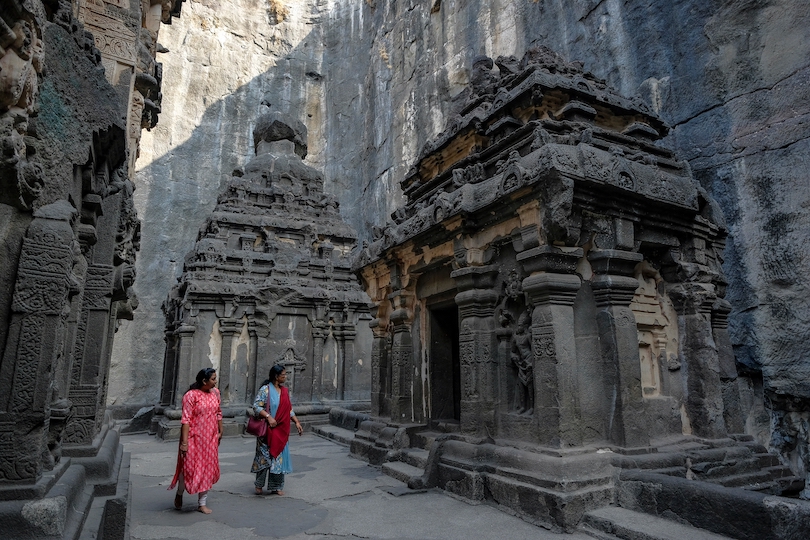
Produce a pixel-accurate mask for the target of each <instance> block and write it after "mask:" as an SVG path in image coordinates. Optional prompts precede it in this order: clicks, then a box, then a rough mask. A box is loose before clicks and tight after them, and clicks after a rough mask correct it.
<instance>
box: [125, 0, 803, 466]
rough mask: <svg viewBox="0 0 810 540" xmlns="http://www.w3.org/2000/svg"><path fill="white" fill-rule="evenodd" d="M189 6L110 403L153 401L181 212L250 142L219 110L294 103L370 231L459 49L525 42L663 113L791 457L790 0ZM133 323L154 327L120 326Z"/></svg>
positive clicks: (793, 65)
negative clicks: (714, 235) (721, 223)
mask: <svg viewBox="0 0 810 540" xmlns="http://www.w3.org/2000/svg"><path fill="white" fill-rule="evenodd" d="M230 9H233V10H234V11H230ZM184 12H185V13H186V15H188V14H191V16H184V18H183V19H181V21H180V23H179V24H177V23H176V24H175V25H174V26H173V27H172V28H170V29H168V30H169V31H168V32H164V36H165V37H162V38H161V39H162V40H163V42H164V45H167V44H168V48H169V49H170V50H173V52H172V53H170V54H167V55H164V57H163V58H162V60H163V62H164V64H165V65H166V73H167V78H168V79H170V80H171V81H175V82H176V83H177V86H173V87H171V88H170V87H169V85H164V90H163V91H164V95H167V96H168V95H172V96H173V95H174V94H173V93H176V95H179V96H183V97H185V98H186V99H185V100H181V99H179V98H177V97H172V99H171V100H168V101H169V102H170V103H169V104H168V105H167V106H165V107H164V109H163V110H164V112H163V119H162V121H161V124H159V125H158V127H157V128H155V130H153V132H152V133H151V134H150V135H148V136H147V138H146V139H145V145H144V150H142V159H141V161H140V163H139V169H140V173H139V174H140V177H139V185H138V191H137V192H136V201H137V202H138V204H139V209H140V212H141V214H142V216H143V217H144V222H145V228H150V229H149V234H144V237H145V240H144V244H143V251H142V254H141V257H140V268H139V275H140V276H141V280H140V283H141V284H142V287H143V288H142V289H140V290H139V291H138V293H139V296H140V297H141V300H142V308H141V310H140V311H139V313H137V314H136V319H135V321H133V323H131V324H128V325H127V326H125V327H123V328H122V329H121V330H120V331H119V337H123V338H124V339H123V340H117V341H116V342H117V343H118V344H119V345H120V346H117V348H116V356H115V362H116V366H119V367H120V368H121V369H120V371H119V373H120V375H118V376H117V378H116V379H114V380H113V385H112V386H113V388H115V394H114V395H113V396H111V399H112V400H114V401H115V402H122V401H123V402H126V401H129V402H140V403H146V402H154V401H155V400H156V398H157V396H156V395H155V391H154V390H151V391H150V390H148V389H147V388H145V387H143V388H141V387H137V386H136V385H135V384H134V383H132V382H131V381H133V380H137V379H139V378H140V377H138V376H136V375H137V374H140V373H154V372H156V371H157V370H158V369H159V365H160V358H161V357H162V356H161V351H162V349H163V343H162V324H163V319H162V316H161V315H160V313H159V309H158V306H159V304H160V302H161V301H162V299H163V298H164V297H165V294H166V292H167V291H168V288H169V287H170V285H171V283H172V281H173V276H172V275H173V274H176V273H178V271H179V266H178V262H177V261H180V260H181V258H182V254H183V253H185V251H186V250H187V249H188V247H189V246H190V245H191V244H192V243H193V241H194V237H195V234H196V230H197V227H198V226H199V222H198V220H197V218H196V215H195V214H196V213H197V212H198V211H199V209H200V208H204V209H210V208H212V207H213V204H214V198H215V194H216V192H217V191H218V188H219V185H218V184H217V185H212V181H211V178H216V175H217V174H218V173H220V172H221V171H230V170H231V169H233V168H234V167H235V166H238V165H240V164H241V163H242V162H243V161H244V159H245V156H247V155H249V152H250V150H249V149H250V143H249V141H248V138H247V134H248V133H249V130H246V129H244V128H241V129H231V128H229V127H228V122H233V124H232V125H235V126H245V125H247V124H246V123H244V122H243V123H241V124H240V123H239V122H240V121H241V120H245V119H247V120H248V121H249V119H250V118H251V117H252V115H253V113H254V111H256V107H258V105H259V103H260V102H261V100H262V98H261V96H264V95H265V94H266V97H265V100H266V101H267V102H268V103H270V104H271V105H273V104H276V105H277V104H279V103H281V104H284V105H286V104H287V103H289V104H292V105H294V106H293V107H292V108H291V110H300V111H306V114H305V115H304V114H301V118H300V120H302V121H304V122H305V123H306V124H307V127H308V128H309V130H310V133H311V134H313V135H314V136H313V140H320V141H324V146H323V147H318V148H313V149H312V154H313V155H312V156H311V157H310V161H311V162H312V163H313V165H315V166H316V167H319V168H322V169H323V172H324V179H325V190H326V191H327V192H331V193H334V194H335V195H336V196H337V197H338V199H339V200H340V202H341V211H342V214H343V216H344V217H345V219H346V220H347V222H348V223H350V224H351V225H352V226H353V227H354V228H355V229H356V230H357V231H358V234H359V236H360V237H361V238H367V239H368V238H370V237H371V230H372V227H373V226H380V225H382V224H383V223H384V222H385V219H386V217H387V215H388V214H389V213H390V212H392V211H393V210H394V209H395V208H396V207H397V206H399V205H400V204H401V203H403V202H404V197H403V194H402V192H401V191H400V189H399V186H398V185H397V180H396V179H398V178H402V177H404V176H405V175H406V173H407V170H408V167H410V165H411V164H412V163H413V162H414V161H415V159H416V157H417V154H418V151H419V149H420V148H422V146H423V145H424V144H425V143H426V142H427V141H428V140H429V139H430V138H432V137H433V136H435V135H436V134H437V133H439V132H440V131H441V130H442V129H443V128H444V126H445V124H446V121H447V119H448V118H449V116H450V115H451V113H452V110H453V99H454V98H455V97H456V96H457V95H458V94H459V93H461V92H462V90H463V88H464V87H465V86H466V85H467V84H468V83H469V82H471V81H472V80H473V79H474V76H473V71H472V70H471V66H472V65H473V62H472V60H473V59H474V58H475V57H476V56H478V55H480V54H484V55H486V56H489V57H492V58H494V57H497V56H499V55H504V56H508V55H515V56H517V57H520V56H521V55H522V54H523V52H524V51H525V50H526V49H528V48H529V46H530V45H531V44H533V43H540V44H543V45H547V46H549V47H551V48H552V49H554V50H557V51H559V52H561V53H562V54H563V56H565V57H566V58H567V59H569V60H577V61H581V62H582V63H583V64H584V66H585V67H586V68H587V69H588V70H589V71H592V72H593V73H595V74H596V75H597V76H599V77H601V78H603V79H606V80H607V82H608V83H609V84H610V85H611V86H613V87H614V88H616V89H617V90H618V91H619V93H620V94H622V95H625V96H630V95H633V94H636V93H640V94H641V95H642V97H643V98H644V99H645V100H646V101H647V103H648V104H649V105H650V106H651V107H652V108H653V109H654V110H655V111H656V112H657V113H658V114H659V115H660V116H661V117H662V118H663V119H664V120H665V121H666V122H667V123H669V124H670V125H671V126H672V131H671V134H670V135H669V137H668V138H667V139H665V140H664V143H665V144H667V145H670V146H671V147H672V148H673V149H675V150H676V151H677V153H678V155H680V156H681V157H682V158H685V159H686V160H687V161H688V162H689V164H690V166H691V168H692V172H693V175H694V177H695V178H696V179H697V180H698V181H699V182H700V184H701V185H702V186H703V187H704V188H705V189H706V190H707V191H708V192H709V193H710V194H711V195H712V196H713V197H714V198H715V200H717V202H718V204H719V205H720V206H721V207H722V209H723V212H724V213H725V215H726V220H727V227H728V229H729V239H728V244H727V249H726V251H725V265H724V267H725V269H726V276H727V280H728V287H727V294H726V298H727V299H728V300H729V302H730V313H729V315H728V331H729V336H730V341H731V343H732V345H733V347H734V352H735V355H736V358H737V361H738V362H739V363H740V364H742V365H743V366H747V367H748V368H749V370H750V372H751V373H752V377H753V379H754V383H752V384H753V386H754V387H759V386H760V384H761V385H762V386H763V387H764V389H765V390H766V392H767V393H768V394H769V396H770V405H769V407H771V408H773V409H774V410H776V411H777V412H776V413H775V416H774V417H775V419H776V420H777V422H776V427H777V438H776V439H775V441H774V442H775V443H777V444H779V445H780V446H781V447H782V448H783V450H784V451H785V452H786V453H792V454H791V455H793V456H794V457H795V456H798V454H803V453H805V452H806V448H807V438H806V436H803V435H801V434H802V433H806V429H805V428H804V427H802V426H806V422H807V416H808V412H807V408H808V407H807V400H808V398H810V389H808V388H807V384H808V383H807V381H810V376H809V375H810V373H808V371H810V363H808V362H807V360H806V359H807V358H808V357H809V356H810V351H809V350H808V343H810V340H808V337H809V336H808V332H810V325H808V322H807V321H808V317H810V294H808V293H810V291H808V288H810V280H809V279H808V277H807V276H806V273H802V272H801V269H802V268H803V267H805V266H806V261H807V260H808V258H810V253H808V249H809V248H808V243H807V242H806V238H807V230H808V219H810V218H808V216H810V212H808V205H810V186H809V185H808V182H806V174H805V171H804V170H803V167H804V165H803V163H804V162H806V159H807V155H808V154H810V148H808V146H809V145H810V143H808V130H807V127H806V126H807V119H808V117H810V109H809V108H810V105H809V104H810V100H809V99H807V92H808V91H807V88H808V85H807V79H808V77H810V67H808V65H807V58H808V52H810V51H808V48H810V39H808V30H807V29H808V28H810V24H808V16H809V15H808V13H807V10H806V9H805V5H804V3H803V2H800V1H796V0H774V1H771V2H767V3H763V2H730V3H721V2H699V1H696V0H676V1H673V2H663V1H660V2H652V3H647V4H643V5H641V4H626V3H621V2H616V1H611V0H605V1H596V0H594V1H590V2H578V3H575V4H573V5H565V6H562V5H561V4H560V3H559V2H555V1H552V0H540V1H538V2H515V1H511V0H509V1H506V0H503V1H494V2H490V1H486V2H485V1H481V0H475V1H469V2H453V1H448V0H443V1H434V2H369V1H366V0H354V1H349V2H339V3H325V2H308V3H306V4H302V3H295V4H293V3H284V2H258V1H256V2H248V1H244V2H230V3H227V5H225V4H221V3H218V4H217V10H216V12H214V11H213V5H211V6H209V3H207V2H188V3H187V5H186V9H185V10H184ZM237 13H238V16H237ZM170 33H171V35H169V34H170ZM175 43H176V44H177V45H175ZM180 43H184V44H185V45H184V46H183V50H182V51H180V50H178V45H179V44H180ZM248 64H250V65H251V68H250V69H247V68H244V67H242V66H246V65H248ZM170 70H175V71H174V73H175V74H174V75H171V76H168V73H169V72H170ZM225 74H227V76H225ZM172 84H174V83H172ZM196 95H200V96H201V97H200V98H199V99H197V100H192V96H196ZM202 96H204V97H202ZM180 103H183V106H182V107H180V106H179V104H180ZM174 106H177V107H178V109H173V108H172V107H174ZM248 113H250V114H248ZM203 140H204V141H205V144H200V145H198V146H196V147H195V146H194V144H196V142H197V141H200V142H201V141H203ZM147 147H148V148H149V150H147ZM193 147H194V148H197V150H195V151H193V152H187V151H186V150H187V149H190V148H193ZM147 152H151V157H149V154H148V153H147ZM217 156H222V157H217ZM215 158H216V159H215ZM212 160H214V161H212ZM219 160H224V161H223V162H222V163H221V166H220V161H219ZM191 164H193V165H191ZM212 172H213V173H214V174H213V175H212V174H211V173H212ZM214 183H216V182H214ZM150 194H151V195H150ZM139 195H140V197H141V198H137V197H138V196H139ZM167 209H171V210H172V211H170V212H166V210H167ZM145 232H146V231H145ZM167 255H168V256H167ZM170 261H174V262H170ZM144 276H146V278H144ZM151 291H154V292H151ZM147 314H148V315H147ZM786 329H790V330H789V331H788V330H786ZM143 335H148V336H152V338H151V339H148V340H140V339H139V340H133V339H132V336H143ZM758 377H761V378H762V381H761V382H760V381H759V380H757V378H758ZM743 390H747V389H746V388H743ZM743 395H744V396H745V395H747V394H746V393H745V392H743ZM745 399H755V398H753V397H750V398H745ZM758 399H760V401H761V398H758ZM750 428H753V426H750ZM797 433H798V434H799V435H797ZM780 434H781V435H780ZM797 462H798V463H799V466H800V467H801V466H802V465H801V460H797Z"/></svg>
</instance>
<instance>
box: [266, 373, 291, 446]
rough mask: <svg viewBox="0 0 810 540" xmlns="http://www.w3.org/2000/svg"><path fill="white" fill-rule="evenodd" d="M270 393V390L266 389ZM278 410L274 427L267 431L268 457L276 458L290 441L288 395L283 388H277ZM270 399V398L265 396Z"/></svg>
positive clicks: (289, 404) (289, 405)
mask: <svg viewBox="0 0 810 540" xmlns="http://www.w3.org/2000/svg"><path fill="white" fill-rule="evenodd" d="M271 386H272V385H271ZM267 390H268V391H270V389H269V388H268V389H267ZM279 392H280V395H279V398H278V409H276V427H273V428H270V429H268V430H267V446H269V447H270V457H272V458H274V459H275V458H277V457H278V456H279V454H281V452H282V451H283V450H284V447H285V446H287V441H289V440H290V411H292V403H290V394H289V392H287V389H286V388H285V387H283V386H281V387H279ZM267 399H268V400H269V399H270V396H267Z"/></svg>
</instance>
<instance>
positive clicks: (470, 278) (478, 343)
mask: <svg viewBox="0 0 810 540" xmlns="http://www.w3.org/2000/svg"><path fill="white" fill-rule="evenodd" d="M497 275H498V267H496V266H494V265H489V266H470V267H467V268H460V269H458V270H455V271H453V272H451V273H450V277H452V278H453V279H454V280H455V282H456V287H457V288H458V291H459V292H458V294H456V304H457V305H458V311H459V336H458V342H459V355H460V357H461V358H460V364H461V411H460V417H461V418H460V424H461V431H462V433H468V434H475V433H479V434H481V435H487V434H489V435H494V434H495V433H496V430H495V397H496V395H497V390H498V388H497V380H498V373H497V368H498V357H497V350H498V349H497V337H496V335H495V326H496V325H495V305H496V304H497V303H498V292H497V291H495V290H494V286H495V278H496V277H497Z"/></svg>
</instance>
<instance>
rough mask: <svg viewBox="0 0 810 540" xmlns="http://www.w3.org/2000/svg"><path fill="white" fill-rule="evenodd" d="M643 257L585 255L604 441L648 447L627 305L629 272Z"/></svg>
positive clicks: (632, 282) (631, 283)
mask: <svg viewBox="0 0 810 540" xmlns="http://www.w3.org/2000/svg"><path fill="white" fill-rule="evenodd" d="M643 259H644V257H643V256H642V255H641V254H640V253H633V252H630V251H622V250H613V249H604V250H597V251H592V252H590V253H589V254H588V260H589V261H590V263H591V268H592V269H593V273H594V277H593V279H592V280H591V287H592V289H593V294H594V297H595V299H596V307H597V309H598V310H599V311H598V313H597V316H596V322H597V328H598V331H599V344H600V349H601V353H602V362H603V366H604V369H603V373H604V377H605V379H604V382H605V387H604V388H605V391H606V392H607V393H608V395H609V396H611V401H610V409H609V410H608V411H605V412H606V416H607V426H606V433H607V436H608V440H610V441H611V442H613V443H615V444H617V445H619V446H624V447H638V446H646V445H648V444H649V442H650V439H649V435H648V432H647V425H646V419H645V416H644V395H643V392H642V388H641V360H640V359H639V353H638V330H637V328H636V317H635V315H633V311H632V310H631V309H630V302H631V301H632V300H633V295H634V294H635V291H636V289H638V279H636V278H635V277H633V273H634V269H635V267H636V265H637V264H638V263H640V262H641V261H642V260H643Z"/></svg>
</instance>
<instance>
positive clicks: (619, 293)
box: [588, 249, 644, 307]
mask: <svg viewBox="0 0 810 540" xmlns="http://www.w3.org/2000/svg"><path fill="white" fill-rule="evenodd" d="M642 260H644V256H643V255H642V254H641V253H633V252H631V251H621V250H617V249H600V250H596V251H591V252H590V253H589V254H588V261H589V262H590V263H591V268H592V270H593V273H594V277H593V279H592V280H591V288H592V289H593V294H594V297H595V299H596V305H597V306H598V307H604V306H629V305H630V302H631V301H632V300H633V296H634V294H635V292H636V289H638V286H639V283H638V279H636V278H635V277H633V274H634V272H635V268H636V265H637V264H638V263H640V262H641V261H642Z"/></svg>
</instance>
